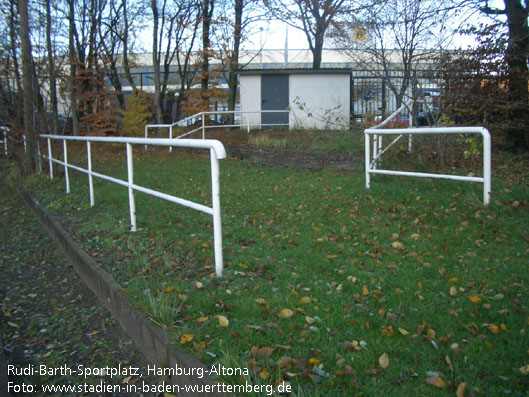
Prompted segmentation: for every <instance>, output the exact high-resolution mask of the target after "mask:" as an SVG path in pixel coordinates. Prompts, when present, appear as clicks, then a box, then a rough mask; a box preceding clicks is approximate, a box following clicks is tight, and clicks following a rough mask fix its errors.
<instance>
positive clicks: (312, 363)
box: [307, 357, 321, 365]
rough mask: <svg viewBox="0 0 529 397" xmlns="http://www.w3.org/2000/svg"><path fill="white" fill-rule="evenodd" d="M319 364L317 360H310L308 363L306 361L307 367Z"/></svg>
mask: <svg viewBox="0 0 529 397" xmlns="http://www.w3.org/2000/svg"><path fill="white" fill-rule="evenodd" d="M320 363H321V361H320V360H318V359H317V358H314V357H313V358H310V359H309V360H308V361H307V364H308V365H319V364H320Z"/></svg>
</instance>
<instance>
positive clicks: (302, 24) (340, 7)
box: [264, 0, 364, 69]
mask: <svg viewBox="0 0 529 397" xmlns="http://www.w3.org/2000/svg"><path fill="white" fill-rule="evenodd" d="M264 3H265V4H266V6H267V7H268V9H269V10H270V13H271V15H273V16H274V17H275V18H277V19H278V20H280V21H283V22H285V23H286V24H288V25H289V26H292V27H294V28H296V29H299V30H301V31H303V32H304V33H305V36H306V38H307V42H308V44H309V49H310V51H311V52H312V56H313V59H312V68H313V69H319V68H320V67H321V62H322V52H323V43H324V39H325V32H326V31H327V29H328V28H329V26H330V25H331V24H332V23H334V22H335V21H337V20H338V19H340V18H342V17H344V16H346V15H353V14H355V13H356V12H358V11H359V10H360V9H362V8H363V7H364V5H362V4H359V3H357V2H355V1H348V0H288V1H284V0H264Z"/></svg>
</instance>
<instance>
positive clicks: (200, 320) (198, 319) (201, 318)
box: [197, 316, 208, 323]
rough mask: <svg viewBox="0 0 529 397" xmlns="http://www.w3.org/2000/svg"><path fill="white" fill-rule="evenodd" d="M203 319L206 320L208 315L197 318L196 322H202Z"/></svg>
mask: <svg viewBox="0 0 529 397" xmlns="http://www.w3.org/2000/svg"><path fill="white" fill-rule="evenodd" d="M204 321H208V317H207V316H205V317H199V318H197V322H198V323H203V322H204Z"/></svg>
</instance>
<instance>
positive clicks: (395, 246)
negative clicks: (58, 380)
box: [391, 241, 404, 250]
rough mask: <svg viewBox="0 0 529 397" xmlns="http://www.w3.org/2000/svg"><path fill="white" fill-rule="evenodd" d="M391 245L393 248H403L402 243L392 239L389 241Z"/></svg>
mask: <svg viewBox="0 0 529 397" xmlns="http://www.w3.org/2000/svg"><path fill="white" fill-rule="evenodd" d="M391 246H392V247H393V248H395V249H398V250H401V249H403V248H404V245H402V243H399V242H398V241H393V242H392V243H391Z"/></svg>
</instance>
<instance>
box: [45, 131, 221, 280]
mask: <svg viewBox="0 0 529 397" xmlns="http://www.w3.org/2000/svg"><path fill="white" fill-rule="evenodd" d="M40 137H41V138H43V139H47V141H48V155H47V156H44V155H43V156H42V157H43V158H45V159H47V160H48V162H49V170H50V178H51V179H53V163H56V164H59V165H62V166H63V167H64V176H65V182H66V193H69V192H70V179H69V174H68V169H70V168H71V169H73V170H76V171H79V172H82V173H85V174H88V186H89V191H90V205H91V206H93V205H94V204H95V199H94V186H93V179H92V178H93V177H97V178H101V179H104V180H107V181H110V182H113V183H116V184H118V185H121V186H125V187H127V188H128V191H129V209H130V224H131V231H133V232H134V231H136V204H135V200H134V190H137V191H139V192H142V193H146V194H150V195H151V196H155V197H159V198H161V199H164V200H167V201H170V202H172V203H175V204H180V205H183V206H185V207H188V208H191V209H194V210H197V211H200V212H203V213H206V214H209V215H211V216H212V217H213V242H214V250H215V273H216V275H217V277H221V276H222V271H223V258H222V224H221V210H220V183H219V160H221V159H225V158H226V150H225V149H224V145H223V144H222V143H221V142H220V141H217V140H213V139H205V140H197V139H179V140H174V139H156V138H151V139H144V138H125V137H123V138H113V137H89V136H82V137H81V136H60V135H40ZM51 140H62V142H63V160H59V159H55V158H53V155H52V145H51ZM68 141H77V142H86V154H87V168H86V169H85V168H81V167H78V166H76V165H73V164H69V163H68V146H67V142H68ZM92 142H94V143H95V142H104V143H122V144H125V145H126V153H127V180H126V181H124V180H121V179H117V178H113V177H111V176H108V175H104V174H100V173H98V172H94V171H93V170H92V154H91V143H92ZM132 145H154V146H169V147H173V146H177V147H185V148H196V149H209V152H210V167H211V195H212V207H211V208H210V207H207V206H205V205H202V204H198V203H195V202H193V201H189V200H185V199H183V198H179V197H175V196H171V195H169V194H166V193H162V192H158V191H156V190H152V189H149V188H146V187H142V186H139V185H136V184H135V183H134V167H133V161H132Z"/></svg>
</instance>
